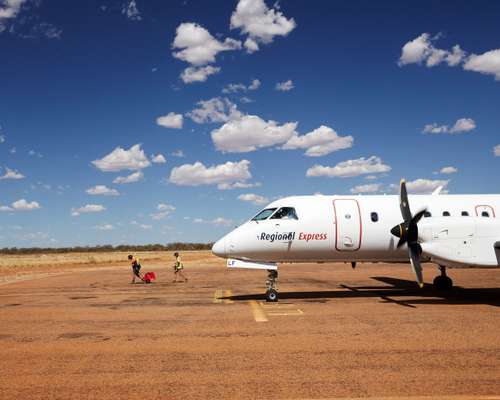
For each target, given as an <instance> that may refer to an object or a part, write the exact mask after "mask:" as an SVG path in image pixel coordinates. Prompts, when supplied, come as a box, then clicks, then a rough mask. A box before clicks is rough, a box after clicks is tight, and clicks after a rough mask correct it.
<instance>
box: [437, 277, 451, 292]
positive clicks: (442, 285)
mask: <svg viewBox="0 0 500 400" xmlns="http://www.w3.org/2000/svg"><path fill="white" fill-rule="evenodd" d="M433 284H434V288H435V289H437V290H442V291H446V290H451V289H452V288H453V281H452V280H451V278H450V277H448V276H441V275H439V276H436V277H435V278H434V282H433Z"/></svg>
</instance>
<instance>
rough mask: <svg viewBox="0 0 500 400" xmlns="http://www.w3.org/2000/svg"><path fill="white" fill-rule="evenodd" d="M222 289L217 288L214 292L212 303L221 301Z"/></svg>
mask: <svg viewBox="0 0 500 400" xmlns="http://www.w3.org/2000/svg"><path fill="white" fill-rule="evenodd" d="M221 297H222V290H221V289H217V290H216V291H215V293H214V303H222V299H221Z"/></svg>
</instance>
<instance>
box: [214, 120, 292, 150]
mask: <svg viewBox="0 0 500 400" xmlns="http://www.w3.org/2000/svg"><path fill="white" fill-rule="evenodd" d="M296 128H297V123H296V122H288V123H285V124H283V125H278V123H277V122H275V121H267V122H266V121H264V120H263V119H262V118H260V117H258V116H256V115H245V116H242V117H241V118H239V119H235V120H230V121H228V122H226V123H225V124H224V125H222V126H221V127H220V128H218V129H214V130H213V131H212V133H211V135H212V140H213V142H214V144H215V147H216V148H217V150H219V151H222V152H226V153H246V152H249V151H254V150H257V149H259V148H263V147H270V146H274V145H279V144H284V143H286V142H287V141H288V140H289V139H290V138H291V137H292V136H294V135H296V132H295V129H296Z"/></svg>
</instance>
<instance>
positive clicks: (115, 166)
mask: <svg viewBox="0 0 500 400" xmlns="http://www.w3.org/2000/svg"><path fill="white" fill-rule="evenodd" d="M92 164H94V165H95V166H96V167H97V168H98V169H100V170H101V171H105V172H116V171H122V170H125V169H128V170H137V169H142V168H146V167H149V166H150V165H151V163H150V162H149V160H148V158H147V157H146V155H145V154H144V151H143V150H142V149H141V145H140V144H135V145H133V146H132V147H131V148H130V149H128V150H124V149H122V148H121V147H117V148H116V149H114V150H113V151H112V152H111V153H109V154H108V155H107V156H105V157H104V158H102V159H100V160H94V161H92Z"/></svg>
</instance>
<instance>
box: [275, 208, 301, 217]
mask: <svg viewBox="0 0 500 400" xmlns="http://www.w3.org/2000/svg"><path fill="white" fill-rule="evenodd" d="M271 219H298V218H297V213H296V212H295V208H293V207H281V208H280V209H279V210H278V211H276V212H275V213H274V215H273V216H272V217H271Z"/></svg>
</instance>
